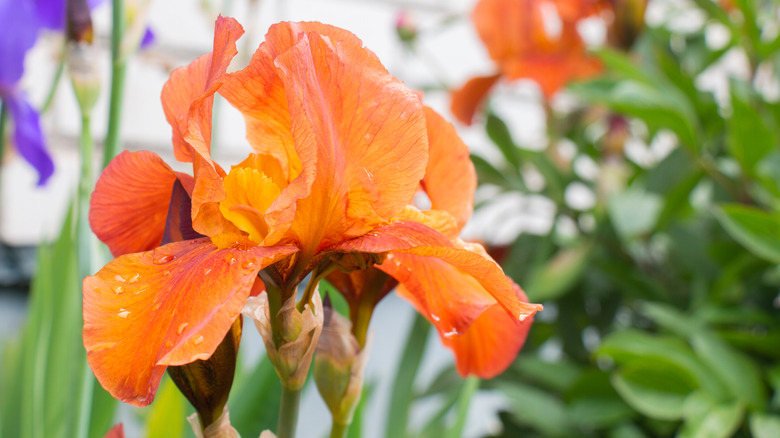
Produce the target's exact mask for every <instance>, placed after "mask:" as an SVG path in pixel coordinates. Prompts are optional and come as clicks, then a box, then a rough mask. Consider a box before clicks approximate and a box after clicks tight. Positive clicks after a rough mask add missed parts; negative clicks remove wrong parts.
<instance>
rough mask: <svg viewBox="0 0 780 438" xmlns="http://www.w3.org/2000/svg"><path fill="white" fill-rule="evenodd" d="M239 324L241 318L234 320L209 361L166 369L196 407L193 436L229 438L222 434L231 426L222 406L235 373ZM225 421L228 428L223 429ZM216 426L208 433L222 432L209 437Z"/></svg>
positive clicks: (224, 403)
mask: <svg viewBox="0 0 780 438" xmlns="http://www.w3.org/2000/svg"><path fill="white" fill-rule="evenodd" d="M241 322H242V318H241V317H239V318H237V319H236V321H235V322H234V323H233V325H232V326H231V327H230V331H229V332H228V333H227V335H226V336H225V339H223V340H222V343H220V344H219V346H218V347H217V349H216V350H215V351H214V353H212V355H211V357H209V358H208V359H206V360H196V361H195V362H192V363H188V364H186V365H180V366H169V367H168V375H170V376H171V379H172V380H173V382H174V383H175V384H176V386H177V387H178V388H179V391H181V393H182V394H184V396H185V397H186V398H187V400H189V402H190V404H192V406H193V407H195V410H196V411H197V415H198V416H199V417H200V423H199V424H194V423H193V422H192V420H190V423H191V424H193V429H195V430H196V432H195V433H196V434H197V433H198V432H197V431H198V430H203V432H204V434H205V435H204V437H205V438H216V437H231V436H232V435H229V434H224V433H223V432H224V431H225V430H227V427H229V426H230V420H229V419H228V416H227V414H226V413H227V407H226V406H225V405H226V403H227V400H228V395H229V394H230V387H231V386H232V385H233V375H234V373H235V370H236V356H237V355H238V346H239V343H240V342H241ZM223 417H224V418H223ZM225 422H226V423H227V426H225V424H224V423H225ZM218 423H219V424H221V425H218V426H216V427H214V428H212V429H211V430H219V431H223V432H220V433H221V434H218V435H213V434H212V435H209V434H208V433H206V432H207V431H208V430H209V428H210V427H211V426H212V425H215V424H218ZM196 426H197V427H196ZM236 436H238V435H236Z"/></svg>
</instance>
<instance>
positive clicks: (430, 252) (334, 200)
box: [83, 17, 539, 406]
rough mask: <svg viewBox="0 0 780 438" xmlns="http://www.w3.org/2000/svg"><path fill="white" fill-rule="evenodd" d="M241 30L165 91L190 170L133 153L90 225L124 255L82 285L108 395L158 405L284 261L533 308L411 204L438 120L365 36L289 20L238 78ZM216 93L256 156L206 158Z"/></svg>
mask: <svg viewBox="0 0 780 438" xmlns="http://www.w3.org/2000/svg"><path fill="white" fill-rule="evenodd" d="M242 33H243V29H242V28H241V26H240V25H239V24H238V23H237V22H236V21H235V20H233V19H231V18H223V17H220V18H219V19H218V20H217V23H216V29H215V36H214V50H213V52H212V53H210V54H208V55H204V56H202V57H200V58H198V59H196V60H195V61H193V62H192V63H191V64H190V65H188V66H186V67H182V68H180V69H177V70H175V71H174V72H173V73H172V74H171V78H170V79H169V81H168V82H167V83H166V85H165V87H164V88H163V92H162V101H163V108H164V110H165V114H166V118H167V120H168V122H169V123H170V124H171V126H172V128H173V148H174V154H175V157H176V158H177V159H178V160H180V161H184V162H191V163H192V166H193V174H194V176H189V175H185V174H181V173H177V172H174V171H172V170H171V168H170V167H169V166H168V165H167V164H165V163H164V162H163V161H162V159H160V158H159V157H158V156H157V155H155V154H153V153H151V152H143V151H142V152H125V153H122V154H120V155H119V156H118V157H117V158H116V159H114V160H113V161H112V162H111V164H110V165H109V166H108V167H107V168H106V170H105V171H104V172H103V174H102V175H101V177H100V180H99V181H98V183H97V186H96V188H95V192H94V194H93V197H92V200H91V211H90V223H91V225H92V229H93V230H94V232H95V234H96V235H97V236H98V237H99V238H100V239H101V240H102V241H103V242H105V243H106V244H107V245H108V247H109V248H110V249H111V251H112V253H113V254H114V255H115V256H116V258H115V259H114V260H113V261H111V262H109V263H108V264H107V265H106V266H104V267H103V268H102V269H101V270H100V271H99V272H98V273H97V274H95V275H94V276H89V277H87V278H86V279H85V280H84V333H83V335H84V345H85V347H86V349H87V360H88V362H89V364H90V366H91V367H92V370H93V372H94V373H95V376H96V377H97V378H98V380H99V381H100V383H101V384H102V385H103V387H104V388H106V389H107V390H108V391H109V392H110V393H111V394H112V395H113V396H114V397H116V398H118V399H120V400H123V401H125V402H128V403H131V404H135V405H138V406H143V405H147V404H149V403H150V402H151V401H152V399H153V397H154V393H155V391H156V389H157V386H158V385H159V382H160V379H161V377H162V374H163V373H164V371H165V369H166V367H167V366H171V365H183V364H187V363H190V362H192V361H194V360H197V359H205V358H208V357H209V356H210V355H211V354H212V353H213V352H214V350H215V349H216V348H217V346H218V345H219V344H220V342H221V341H222V339H223V338H224V336H225V334H226V333H227V332H228V330H229V329H230V327H231V325H232V324H233V322H234V321H235V319H236V318H237V317H238V316H239V314H240V313H241V310H242V308H243V306H244V303H245V301H246V299H247V297H248V296H249V295H250V293H251V291H252V289H253V287H254V286H255V285H256V283H257V284H259V282H260V280H258V273H259V272H260V270H262V269H264V268H265V267H268V266H270V265H271V264H275V263H276V265H275V266H276V267H277V268H278V271H279V272H280V273H281V275H283V276H284V280H285V282H286V283H288V284H297V283H298V282H300V281H301V280H302V279H303V278H304V277H305V276H306V275H307V273H309V272H311V271H312V270H313V269H315V268H316V267H318V266H323V265H328V264H330V263H333V262H335V261H337V260H338V259H339V258H340V257H344V254H359V253H373V254H386V253H387V252H388V251H394V254H398V257H402V256H403V255H407V254H408V255H415V256H422V257H427V258H431V257H433V258H437V259H439V260H441V261H442V262H443V263H446V264H448V266H452V267H453V268H455V269H457V270H459V271H460V272H463V273H466V274H468V275H471V276H473V278H474V279H476V281H477V282H479V283H480V284H481V285H482V286H483V287H484V290H485V291H487V293H488V295H489V296H490V299H492V300H493V301H492V303H497V304H498V305H499V306H500V307H501V311H503V312H506V313H507V314H508V315H511V317H512V318H514V319H516V320H523V319H526V318H527V317H530V316H531V315H533V314H534V313H535V312H536V311H537V310H538V308H539V307H538V306H534V305H530V304H527V303H525V302H522V301H521V300H520V299H518V295H516V293H515V290H514V289H513V288H512V287H511V284H510V283H509V281H508V280H506V279H505V277H504V276H503V275H502V273H501V270H500V268H499V267H498V266H497V265H495V263H492V262H490V261H488V260H487V259H484V258H482V257H479V259H475V258H474V257H475V256H474V253H472V252H470V251H468V250H467V249H463V248H461V247H459V246H458V245H455V244H453V243H452V241H451V240H450V239H449V238H447V237H446V236H444V235H443V234H442V233H440V232H438V231H436V230H434V229H433V228H431V227H429V226H428V225H426V223H424V222H426V220H422V222H421V220H418V219H421V218H422V219H424V218H423V217H422V216H424V215H422V213H420V214H415V211H414V209H413V208H411V207H409V203H410V202H411V200H412V197H413V196H414V194H415V192H416V190H417V188H418V186H419V184H420V180H421V179H423V176H424V175H425V173H426V166H427V163H428V156H429V153H428V147H429V146H428V145H429V138H430V139H435V138H436V137H437V136H438V135H439V133H438V131H437V126H438V124H439V121H438V120H439V117H438V116H435V115H433V113H432V112H430V111H429V112H426V110H424V108H423V105H422V103H421V101H420V97H419V96H418V95H417V94H416V93H415V92H413V91H411V90H409V89H407V88H406V87H405V86H404V85H403V84H402V83H401V82H400V81H398V80H397V79H395V78H394V77H392V76H391V75H390V74H389V73H388V72H387V71H386V70H385V69H384V67H383V66H382V65H381V63H380V62H379V60H378V59H377V57H376V56H375V55H374V54H373V53H372V52H370V51H369V50H367V49H365V48H364V47H363V45H362V42H361V41H360V40H359V39H358V38H357V37H355V36H354V35H352V34H351V33H349V32H347V31H344V30H341V29H338V28H335V27H332V26H327V25H323V24H320V23H279V24H277V25H274V26H272V27H271V28H270V29H269V31H268V33H267V35H266V39H265V42H263V43H262V44H261V45H260V46H259V48H258V49H257V51H256V52H255V54H254V56H253V57H252V60H251V62H250V64H249V65H248V66H247V67H246V68H244V69H242V70H239V71H237V72H234V73H230V74H228V73H227V72H226V69H227V66H228V64H229V63H230V60H231V59H232V58H233V56H234V55H235V54H236V53H237V51H236V40H237V39H238V38H239V37H240V36H241V34H242ZM216 92H219V93H220V94H221V95H222V96H223V97H224V98H225V99H226V100H227V101H228V102H229V103H230V104H232V105H233V106H234V107H235V108H237V109H238V110H239V111H240V112H241V113H242V114H243V116H244V118H245V121H246V126H247V140H248V142H249V144H250V146H251V147H252V149H253V150H254V152H253V153H252V154H250V155H249V156H248V158H246V159H245V160H244V161H242V162H241V163H239V164H238V165H235V166H233V167H232V168H231V169H230V171H229V172H225V171H224V170H223V169H222V168H221V167H220V166H219V165H218V164H216V163H215V162H214V161H213V160H212V159H211V154H210V138H211V125H210V124H211V111H212V104H213V99H214V93H216ZM431 141H433V140H431ZM417 213H419V212H417ZM502 279H503V280H502ZM466 298H470V296H467V297H466ZM481 299H483V300H486V299H487V298H486V297H481ZM451 310H452V315H453V317H456V316H459V314H458V307H457V306H455V305H453V306H452V308H451ZM464 319H465V320H473V319H474V317H473V316H472V315H470V314H469V315H466V316H465V317H464Z"/></svg>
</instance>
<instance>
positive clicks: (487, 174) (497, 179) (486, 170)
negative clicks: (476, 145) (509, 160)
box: [471, 154, 511, 188]
mask: <svg viewBox="0 0 780 438" xmlns="http://www.w3.org/2000/svg"><path fill="white" fill-rule="evenodd" d="M471 162H472V163H474V168H475V169H476V171H477V177H478V178H479V182H480V183H488V184H494V185H497V186H499V187H503V188H509V187H511V184H510V183H509V181H508V180H507V179H506V177H505V176H504V174H503V173H501V171H499V170H498V169H496V168H495V167H494V166H493V165H492V164H490V162H489V161H487V160H486V159H484V158H482V157H480V156H479V155H474V154H471Z"/></svg>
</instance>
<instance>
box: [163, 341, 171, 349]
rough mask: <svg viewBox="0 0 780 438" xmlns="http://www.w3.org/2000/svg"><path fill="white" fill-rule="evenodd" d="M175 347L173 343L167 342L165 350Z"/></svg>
mask: <svg viewBox="0 0 780 438" xmlns="http://www.w3.org/2000/svg"><path fill="white" fill-rule="evenodd" d="M171 347H173V341H165V348H171Z"/></svg>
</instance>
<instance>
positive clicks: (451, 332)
mask: <svg viewBox="0 0 780 438" xmlns="http://www.w3.org/2000/svg"><path fill="white" fill-rule="evenodd" d="M459 334H460V333H458V331H457V330H455V329H452V330H451V331H448V332H446V333H444V337H445V338H451V337H453V336H458V335H459Z"/></svg>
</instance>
